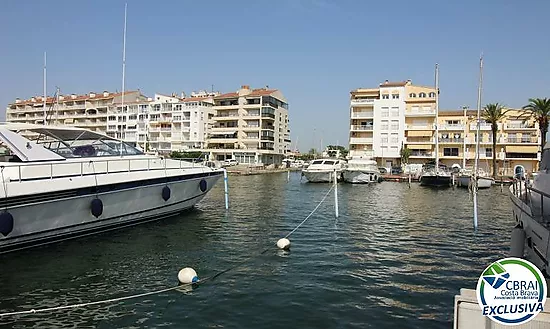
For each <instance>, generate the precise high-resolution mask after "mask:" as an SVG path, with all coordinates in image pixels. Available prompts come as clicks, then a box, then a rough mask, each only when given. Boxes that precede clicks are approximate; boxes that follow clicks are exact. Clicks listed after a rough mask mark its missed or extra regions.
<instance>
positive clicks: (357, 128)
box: [351, 125, 373, 131]
mask: <svg viewBox="0 0 550 329" xmlns="http://www.w3.org/2000/svg"><path fill="white" fill-rule="evenodd" d="M372 129H373V126H365V125H353V126H351V130H355V131H372Z"/></svg>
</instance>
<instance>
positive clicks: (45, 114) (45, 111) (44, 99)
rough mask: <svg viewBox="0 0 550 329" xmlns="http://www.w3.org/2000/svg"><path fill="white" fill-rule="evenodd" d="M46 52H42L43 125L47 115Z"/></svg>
mask: <svg viewBox="0 0 550 329" xmlns="http://www.w3.org/2000/svg"><path fill="white" fill-rule="evenodd" d="M46 97H47V95H46V52H44V96H43V101H44V105H43V108H42V109H43V111H44V121H43V122H42V123H43V124H44V126H45V125H46V124H47V121H46V119H47V117H48V110H47V109H46Z"/></svg>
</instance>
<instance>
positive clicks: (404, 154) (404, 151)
mask: <svg viewBox="0 0 550 329" xmlns="http://www.w3.org/2000/svg"><path fill="white" fill-rule="evenodd" d="M400 153H401V162H402V163H404V164H408V163H409V157H410V156H411V154H412V150H411V149H410V148H408V147H407V146H403V147H402V148H401V152H400Z"/></svg>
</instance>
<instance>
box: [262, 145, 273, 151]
mask: <svg viewBox="0 0 550 329" xmlns="http://www.w3.org/2000/svg"><path fill="white" fill-rule="evenodd" d="M258 150H270V151H274V150H275V148H274V147H272V146H260V147H258Z"/></svg>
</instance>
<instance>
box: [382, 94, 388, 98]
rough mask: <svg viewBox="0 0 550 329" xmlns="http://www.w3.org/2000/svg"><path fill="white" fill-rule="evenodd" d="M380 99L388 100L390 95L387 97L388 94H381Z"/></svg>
mask: <svg viewBox="0 0 550 329" xmlns="http://www.w3.org/2000/svg"><path fill="white" fill-rule="evenodd" d="M382 99H390V95H388V94H383V95H382Z"/></svg>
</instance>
